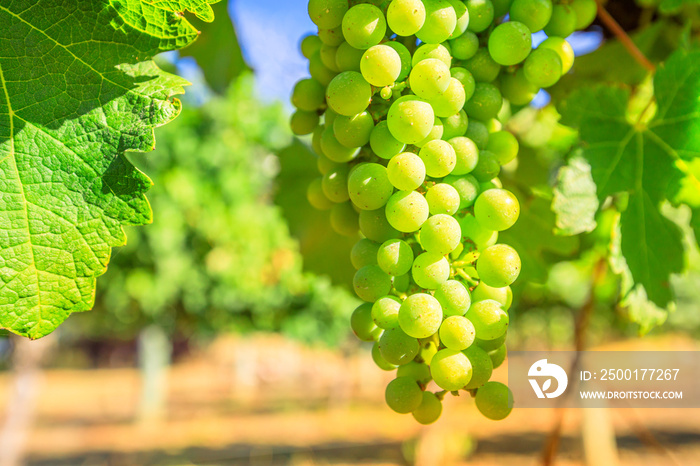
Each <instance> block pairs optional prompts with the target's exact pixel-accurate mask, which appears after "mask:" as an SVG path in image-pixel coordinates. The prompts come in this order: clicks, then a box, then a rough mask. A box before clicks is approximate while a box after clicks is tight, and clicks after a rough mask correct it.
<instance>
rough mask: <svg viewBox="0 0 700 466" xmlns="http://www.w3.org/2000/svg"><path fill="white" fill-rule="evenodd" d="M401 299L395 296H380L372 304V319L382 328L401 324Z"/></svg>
mask: <svg viewBox="0 0 700 466" xmlns="http://www.w3.org/2000/svg"><path fill="white" fill-rule="evenodd" d="M400 308H401V301H400V300H399V299H398V298H396V297H394V296H384V297H382V298H379V299H378V300H377V301H375V303H374V304H373V305H372V320H373V321H374V323H375V325H376V326H377V327H379V328H382V329H390V328H395V327H396V326H398V325H399V309H400Z"/></svg>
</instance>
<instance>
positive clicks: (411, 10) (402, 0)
mask: <svg viewBox="0 0 700 466" xmlns="http://www.w3.org/2000/svg"><path fill="white" fill-rule="evenodd" d="M386 20H387V23H388V24H389V27H390V28H391V30H392V31H394V32H395V33H396V34H397V35H399V36H404V37H405V36H412V35H414V34H415V33H417V32H418V31H419V30H420V28H421V27H423V24H424V23H425V6H423V2H422V1H421V0H393V1H392V2H391V3H390V4H389V8H387V10H386Z"/></svg>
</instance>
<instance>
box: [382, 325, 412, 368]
mask: <svg viewBox="0 0 700 466" xmlns="http://www.w3.org/2000/svg"><path fill="white" fill-rule="evenodd" d="M419 351H420V345H419V344H418V340H417V339H415V338H412V337H409V336H408V335H406V334H405V333H404V331H403V330H401V328H400V327H395V328H390V329H387V330H384V333H382V336H381V337H379V352H380V353H381V355H382V357H383V358H384V359H385V360H386V361H387V362H389V363H390V364H395V365H397V366H401V365H404V364H408V363H409V362H411V361H413V358H415V357H416V356H417V355H418V352H419Z"/></svg>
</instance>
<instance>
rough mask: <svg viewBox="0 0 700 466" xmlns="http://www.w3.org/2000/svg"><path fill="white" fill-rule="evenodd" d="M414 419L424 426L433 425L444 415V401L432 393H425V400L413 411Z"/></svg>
mask: <svg viewBox="0 0 700 466" xmlns="http://www.w3.org/2000/svg"><path fill="white" fill-rule="evenodd" d="M412 414H413V418H414V419H415V420H416V421H417V422H418V423H419V424H423V425H428V424H432V423H433V422H435V421H437V420H438V419H440V415H441V414H442V401H440V399H439V398H438V397H437V396H435V394H434V393H431V392H423V400H422V401H421V403H420V405H418V407H417V408H416V409H414V410H413V413H412Z"/></svg>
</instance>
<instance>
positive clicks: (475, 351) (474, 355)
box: [462, 345, 493, 390]
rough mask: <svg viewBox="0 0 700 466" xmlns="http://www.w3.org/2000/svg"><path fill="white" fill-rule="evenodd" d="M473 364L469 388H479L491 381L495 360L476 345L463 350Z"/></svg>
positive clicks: (466, 386) (467, 386)
mask: <svg viewBox="0 0 700 466" xmlns="http://www.w3.org/2000/svg"><path fill="white" fill-rule="evenodd" d="M462 353H464V355H465V356H466V357H467V358H468V359H469V363H470V364H471V365H472V378H471V380H470V381H469V383H468V384H467V385H465V386H464V388H466V389H467V390H473V389H475V388H479V387H481V386H482V385H484V384H485V383H486V382H488V381H489V379H490V378H491V374H492V373H493V362H492V361H491V357H490V356H489V354H488V353H487V352H486V351H484V350H483V349H481V348H479V347H478V346H476V345H472V346H470V347H469V348H467V349H465V350H463V351H462Z"/></svg>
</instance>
